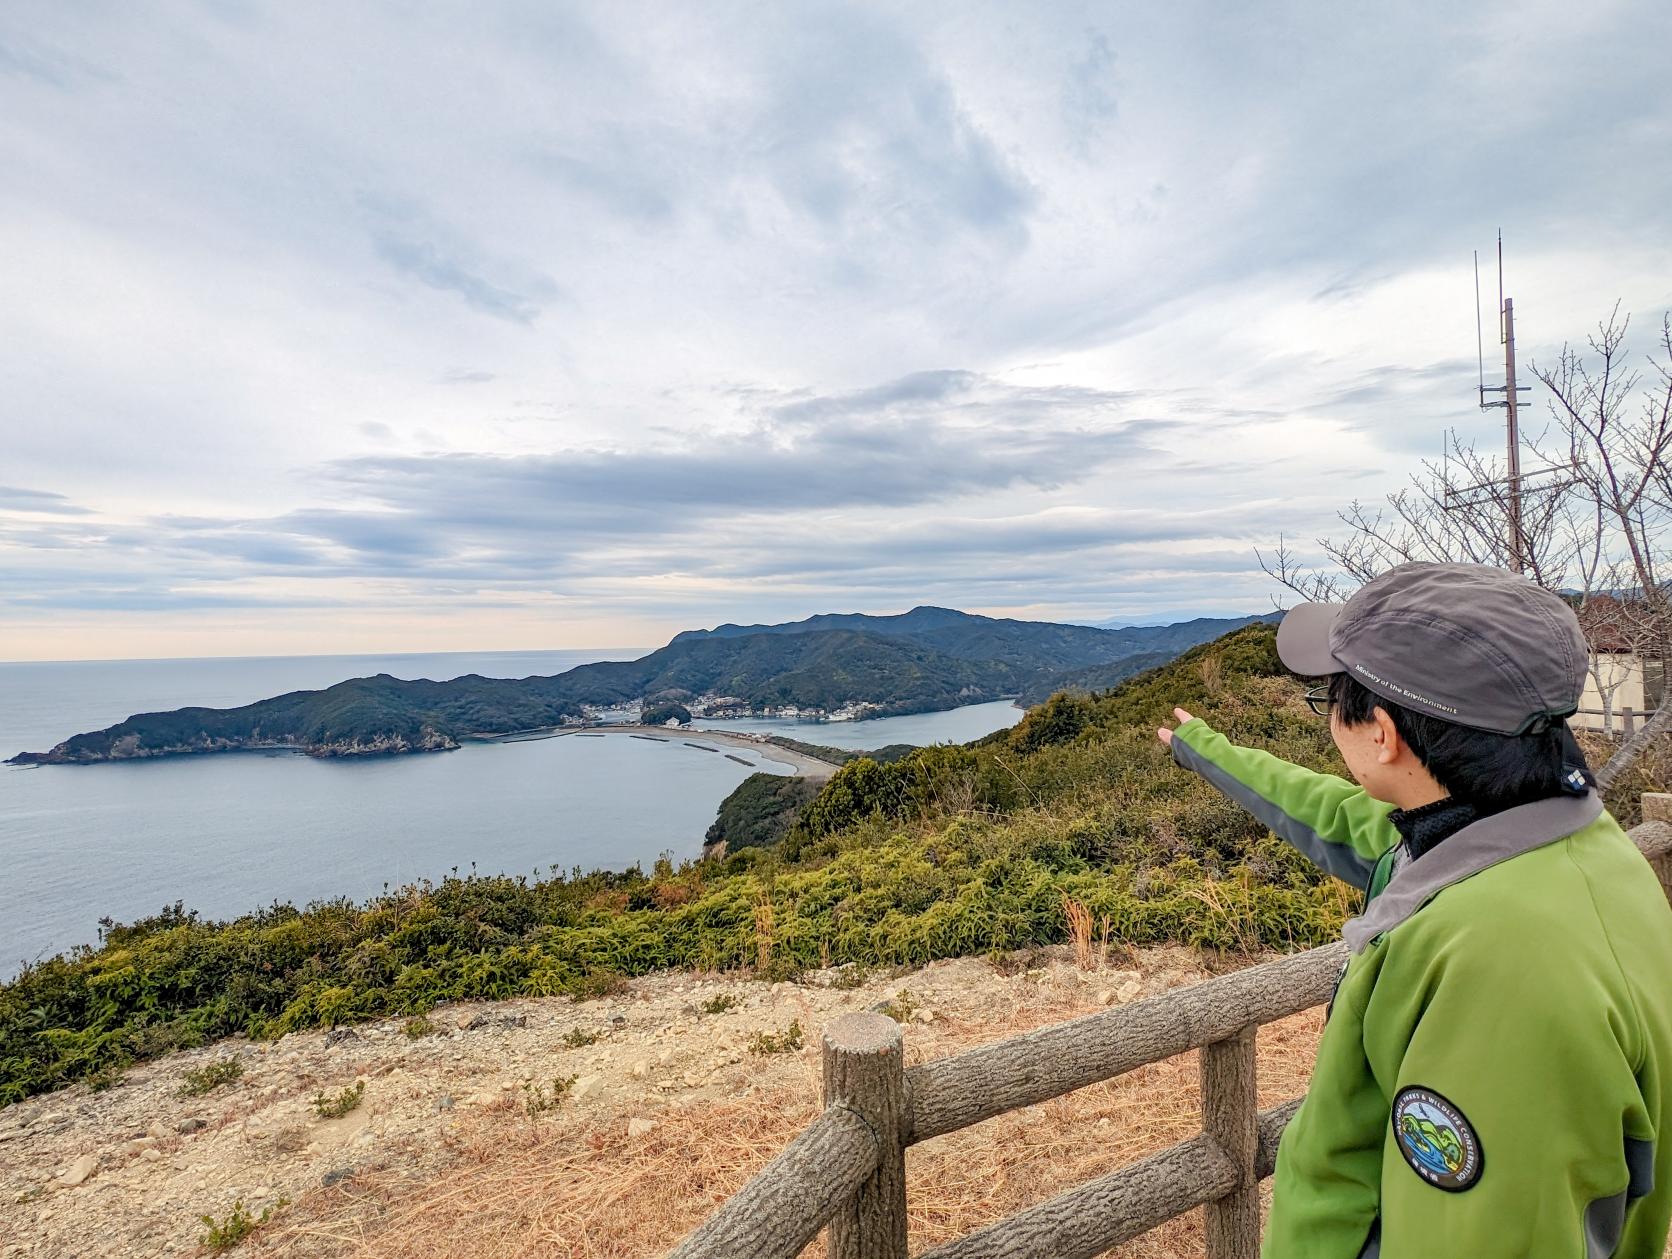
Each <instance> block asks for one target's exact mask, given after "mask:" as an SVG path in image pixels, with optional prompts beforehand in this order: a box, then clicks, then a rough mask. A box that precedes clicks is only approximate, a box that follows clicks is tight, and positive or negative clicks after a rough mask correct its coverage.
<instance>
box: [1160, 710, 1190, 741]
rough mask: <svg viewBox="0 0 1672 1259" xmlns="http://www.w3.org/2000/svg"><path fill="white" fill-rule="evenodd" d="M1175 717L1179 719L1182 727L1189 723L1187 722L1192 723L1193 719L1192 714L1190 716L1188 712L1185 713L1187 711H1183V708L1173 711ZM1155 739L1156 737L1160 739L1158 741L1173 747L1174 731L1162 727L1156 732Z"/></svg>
mask: <svg viewBox="0 0 1672 1259" xmlns="http://www.w3.org/2000/svg"><path fill="white" fill-rule="evenodd" d="M1173 716H1174V717H1175V718H1177V719H1178V723H1179V724H1180V725H1181V726H1182V725H1183V724H1184V723H1185V722H1187V721H1190V720H1192V718H1191V716H1190V714H1189V713H1187V712H1185V711H1184V709H1182V708H1175V709H1173ZM1155 737H1156V738H1158V739H1160V740H1161V742H1163V743H1165V744H1167V745H1169V746H1171V745H1172V742H1173V732H1172V731H1171V730H1169V729H1168V728H1167V727H1166V726H1162V727H1160V728H1159V729H1158V730H1157V731H1156V732H1155Z"/></svg>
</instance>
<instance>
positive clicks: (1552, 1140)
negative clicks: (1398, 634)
mask: <svg viewBox="0 0 1672 1259" xmlns="http://www.w3.org/2000/svg"><path fill="white" fill-rule="evenodd" d="M1172 748H1173V756H1174V759H1175V760H1177V761H1178V762H1179V764H1181V765H1183V766H1185V767H1186V768H1188V769H1192V770H1194V771H1196V772H1197V773H1199V774H1201V775H1202V776H1203V777H1205V778H1207V779H1208V781H1209V782H1211V783H1213V784H1214V785H1215V786H1216V787H1218V788H1219V789H1220V790H1222V791H1224V792H1225V793H1226V794H1227V795H1229V796H1230V797H1231V798H1232V799H1234V800H1236V801H1237V802H1238V803H1240V804H1242V805H1244V806H1245V807H1246V808H1248V809H1249V810H1251V811H1252V812H1253V813H1254V814H1255V816H1256V817H1258V818H1259V819H1260V820H1261V821H1262V822H1264V823H1265V824H1266V825H1267V826H1269V827H1270V828H1271V829H1272V831H1273V832H1274V833H1276V834H1277V835H1279V836H1281V837H1282V838H1284V839H1286V840H1288V841H1289V842H1290V843H1292V844H1294V845H1295V846H1296V847H1297V848H1299V849H1300V850H1301V851H1302V852H1303V853H1305V854H1306V855H1307V856H1308V857H1310V858H1311V859H1312V860H1313V861H1314V862H1316V863H1317V864H1318V865H1319V866H1321V867H1322V868H1323V869H1325V870H1327V871H1328V872H1329V873H1331V874H1334V875H1336V876H1338V877H1340V878H1342V879H1345V880H1346V881H1347V882H1349V883H1352V884H1353V885H1354V886H1356V887H1359V888H1362V889H1365V890H1366V892H1367V893H1368V894H1369V895H1368V896H1367V903H1366V906H1365V910H1364V912H1363V914H1362V915H1361V916H1360V917H1357V918H1354V919H1352V920H1351V921H1350V922H1348V924H1347V927H1346V929H1345V931H1344V932H1343V934H1344V935H1345V937H1346V939H1347V942H1348V944H1349V945H1350V947H1351V950H1352V952H1351V955H1350V957H1349V960H1348V962H1347V965H1346V968H1345V970H1344V971H1343V972H1342V976H1341V980H1340V983H1339V984H1338V986H1337V988H1336V995H1335V999H1334V1002H1333V1003H1332V1005H1331V1009H1330V1014H1329V1021H1328V1023H1327V1025H1326V1027H1325V1029H1324V1035H1323V1039H1322V1041H1321V1043H1320V1044H1319V1046H1318V1061H1317V1065H1316V1067H1315V1069H1314V1072H1313V1077H1312V1084H1311V1088H1310V1089H1309V1091H1308V1092H1307V1096H1306V1101H1305V1103H1304V1104H1303V1105H1302V1106H1301V1108H1300V1112H1299V1113H1298V1114H1297V1115H1296V1116H1295V1118H1294V1121H1293V1122H1292V1123H1291V1124H1290V1125H1289V1127H1288V1130H1287V1131H1286V1132H1285V1133H1284V1134H1283V1140H1282V1143H1281V1144H1280V1146H1279V1147H1278V1156H1277V1178H1276V1187H1275V1196H1274V1199H1273V1203H1272V1210H1271V1216H1270V1219H1269V1221H1268V1223H1267V1229H1266V1237H1265V1243H1264V1248H1263V1251H1262V1254H1263V1255H1265V1256H1267V1257H1268V1259H1357V1257H1359V1256H1377V1257H1378V1259H1418V1256H1430V1255H1445V1256H1450V1257H1452V1259H1481V1257H1484V1256H1506V1257H1507V1256H1516V1257H1518V1259H1546V1257H1548V1259H1603V1257H1605V1256H1617V1257H1619V1259H1660V1257H1661V1255H1662V1253H1663V1251H1664V1248H1665V1245H1666V1237H1667V1228H1668V1220H1669V1218H1672V910H1669V909H1668V906H1667V901H1666V897H1665V895H1664V894H1663V892H1662V890H1661V887H1660V883H1659V881H1658V880H1657V879H1656V878H1655V875H1654V872H1653V871H1652V870H1651V869H1650V868H1649V864H1648V862H1647V861H1645V860H1644V859H1643V856H1642V854H1641V853H1640V852H1639V851H1638V850H1637V847H1636V845H1634V844H1633V843H1632V841H1631V838H1630V837H1629V836H1628V835H1626V834H1625V832H1624V831H1622V830H1621V829H1620V827H1619V825H1618V824H1617V823H1616V822H1615V821H1614V819H1613V818H1612V817H1610V816H1609V815H1608V814H1607V813H1606V812H1604V811H1603V808H1602V804H1601V801H1600V800H1598V799H1597V797H1596V795H1595V794H1594V793H1592V794H1589V795H1586V796H1584V797H1571V796H1565V797H1559V798H1555V799H1550V800H1541V801H1538V802H1536V803H1534V804H1529V805H1523V806H1520V807H1518V808H1514V809H1509V810H1506V811H1505V812H1503V813H1498V814H1494V815H1493V816H1490V817H1486V818H1482V819H1480V820H1478V821H1476V822H1474V823H1471V824H1470V825H1468V826H1465V827H1464V828H1462V829H1461V830H1459V831H1457V832H1456V833H1455V834H1453V835H1451V836H1450V837H1448V838H1447V839H1446V840H1445V841H1444V842H1442V843H1440V844H1439V845H1437V846H1436V847H1434V848H1432V849H1430V850H1429V851H1428V852H1426V853H1424V854H1423V855H1422V856H1421V857H1419V858H1417V859H1415V860H1410V859H1408V853H1407V852H1406V850H1405V848H1404V845H1403V844H1402V843H1401V841H1400V837H1399V833H1398V832H1397V831H1396V830H1395V829H1394V827H1393V824H1392V823H1391V822H1389V821H1388V814H1389V812H1391V806H1389V805H1387V804H1384V803H1381V802H1379V801H1376V800H1373V799H1371V798H1370V797H1369V796H1368V795H1367V794H1366V793H1365V792H1364V790H1363V789H1362V788H1360V787H1356V786H1354V785H1353V784H1352V783H1349V782H1346V781H1344V780H1343V779H1340V778H1336V777H1334V776H1332V775H1329V774H1320V773H1316V772H1314V771H1312V770H1308V769H1302V768H1301V767H1299V766H1297V765H1291V764H1289V763H1288V762H1286V761H1282V760H1279V759H1278V758H1276V757H1274V756H1271V755H1270V754H1268V753H1265V752H1261V751H1257V750H1255V749H1252V748H1243V747H1237V746H1236V745H1234V744H1232V743H1230V742H1229V741H1228V740H1226V739H1225V737H1224V736H1223V735H1220V734H1218V733H1216V732H1215V731H1213V730H1211V729H1210V728H1209V727H1208V726H1207V725H1206V724H1204V723H1203V722H1201V721H1199V720H1192V721H1188V722H1186V723H1184V724H1183V725H1181V726H1180V727H1179V728H1178V730H1177V731H1176V733H1175V735H1174V737H1173V742H1172Z"/></svg>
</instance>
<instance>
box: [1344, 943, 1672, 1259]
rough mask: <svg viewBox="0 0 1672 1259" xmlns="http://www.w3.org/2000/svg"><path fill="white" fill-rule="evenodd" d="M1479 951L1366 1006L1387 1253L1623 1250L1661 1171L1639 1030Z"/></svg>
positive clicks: (1405, 979) (1534, 1256)
mask: <svg viewBox="0 0 1672 1259" xmlns="http://www.w3.org/2000/svg"><path fill="white" fill-rule="evenodd" d="M1466 934H1467V933H1465V935H1466ZM1529 943H1530V942H1529ZM1479 951H1480V948H1479V944H1478V942H1475V941H1470V940H1468V939H1467V938H1465V939H1463V940H1459V941H1457V942H1456V944H1455V947H1453V948H1449V949H1446V950H1444V952H1445V953H1446V954H1447V956H1444V957H1442V958H1441V959H1439V961H1438V963H1437V964H1435V965H1432V966H1430V967H1428V968H1427V969H1426V973H1425V974H1423V975H1421V976H1420V977H1418V976H1416V975H1411V974H1405V975H1398V976H1396V975H1393V974H1391V973H1390V971H1391V970H1392V969H1393V968H1391V967H1390V968H1387V969H1384V971H1383V975H1382V979H1381V982H1380V983H1379V984H1378V986H1377V992H1376V994H1375V995H1374V996H1373V997H1372V999H1371V1002H1370V1007H1369V1009H1368V1010H1367V1014H1366V1021H1365V1042H1366V1046H1367V1048H1368V1049H1369V1050H1370V1056H1371V1059H1372V1062H1373V1063H1377V1062H1378V1061H1379V1064H1380V1067H1379V1069H1378V1071H1377V1074H1378V1076H1379V1077H1381V1079H1382V1082H1383V1088H1382V1092H1383V1093H1384V1095H1385V1097H1386V1099H1387V1110H1386V1111H1385V1112H1384V1114H1385V1115H1386V1119H1385V1126H1384V1128H1383V1131H1384V1133H1385V1148H1384V1154H1383V1158H1382V1193H1381V1239H1382V1254H1383V1255H1384V1256H1387V1257H1388V1259H1397V1257H1399V1256H1406V1255H1419V1254H1428V1253H1436V1252H1437V1251H1438V1250H1439V1249H1440V1247H1441V1244H1442V1243H1443V1251H1444V1253H1446V1254H1448V1255H1517V1256H1523V1257H1524V1259H1580V1256H1597V1257H1599V1259H1600V1257H1602V1256H1609V1255H1617V1254H1618V1253H1620V1252H1619V1251H1618V1250H1617V1247H1618V1245H1619V1242H1620V1239H1621V1236H1622V1233H1623V1231H1624V1228H1625V1225H1626V1222H1627V1212H1628V1210H1629V1209H1630V1207H1631V1205H1632V1204H1633V1202H1634V1201H1635V1200H1636V1199H1637V1198H1639V1197H1641V1196H1643V1195H1644V1194H1645V1193H1646V1192H1648V1187H1649V1184H1650V1182H1651V1181H1652V1178H1653V1176H1652V1149H1653V1143H1652V1139H1651V1138H1652V1135H1653V1129H1652V1128H1651V1127H1650V1119H1649V1113H1650V1112H1649V1110H1648V1108H1647V1107H1646V1106H1645V1105H1644V1102H1643V1098H1642V1094H1641V1092H1640V1090H1639V1089H1638V1087H1637V1082H1636V1080H1635V1078H1634V1074H1633V1071H1632V1069H1631V1066H1630V1052H1631V1051H1630V1048H1629V1046H1628V1045H1627V1044H1626V1043H1624V1042H1626V1041H1629V1040H1630V1037H1631V1033H1630V1031H1629V1029H1628V1028H1627V1027H1626V1026H1625V1025H1624V1024H1623V1023H1622V1022H1621V1021H1619V1020H1617V1019H1610V1018H1609V1017H1607V1015H1605V1014H1603V1013H1602V1012H1601V1011H1600V1010H1597V1009H1584V1010H1581V1009H1579V1008H1576V1007H1577V1006H1579V1005H1581V1004H1583V1002H1582V1001H1576V1002H1572V1003H1558V1002H1556V1001H1553V1000H1552V999H1551V993H1550V991H1549V989H1548V988H1546V987H1545V985H1544V983H1543V982H1542V981H1540V980H1537V979H1535V978H1534V977H1533V976H1532V975H1529V974H1527V973H1526V968H1525V967H1518V965H1516V964H1512V961H1511V959H1506V958H1503V957H1482V956H1478V953H1479ZM1470 952H1475V953H1476V954H1477V956H1468V954H1469V953H1470ZM1536 952H1537V950H1536V949H1535V948H1531V947H1529V949H1528V950H1527V951H1526V952H1525V953H1523V954H1522V957H1520V958H1517V959H1514V962H1515V963H1519V962H1520V961H1522V960H1523V959H1524V957H1526V956H1534V955H1536ZM1401 969H1404V968H1401ZM1413 981H1414V982H1413ZM1386 997H1391V998H1392V1003H1391V1004H1392V1008H1391V1009H1386V1008H1384V1009H1381V1010H1378V1009H1377V1008H1376V1007H1378V1006H1379V1005H1383V1004H1384V1001H1385V998H1386ZM1559 1007H1561V1008H1559ZM1403 1036H1408V1038H1409V1039H1408V1041H1407V1042H1406V1043H1405V1044H1404V1045H1403V1046H1402V1047H1401V1046H1399V1044H1398V1040H1399V1038H1400V1037H1403ZM1378 1043H1379V1044H1378ZM1659 1250H1660V1243H1659V1242H1657V1243H1656V1244H1655V1253H1656V1254H1658V1253H1659ZM1632 1253H1634V1254H1635V1253H1639V1252H1637V1251H1633V1252H1632ZM1641 1253H1645V1254H1646V1253H1647V1252H1646V1251H1644V1252H1641Z"/></svg>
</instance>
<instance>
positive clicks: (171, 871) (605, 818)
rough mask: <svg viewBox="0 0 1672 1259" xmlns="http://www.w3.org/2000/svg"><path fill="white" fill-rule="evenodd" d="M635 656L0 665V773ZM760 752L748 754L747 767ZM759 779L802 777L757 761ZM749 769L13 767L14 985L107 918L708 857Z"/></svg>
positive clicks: (864, 740) (463, 757)
mask: <svg viewBox="0 0 1672 1259" xmlns="http://www.w3.org/2000/svg"><path fill="white" fill-rule="evenodd" d="M643 654H644V651H643V650H642V649H634V648H623V649H621V650H619V651H607V650H592V651H542V652H486V653H463V652H459V653H445V654H431V655H397V656H296V657H261V658H244V659H207V660H134V661H93V662H75V663H52V664H0V760H3V759H4V758H5V757H8V756H11V755H12V754H13V753H16V752H21V751H32V752H33V751H42V750H44V749H46V748H49V747H51V746H52V745H53V744H55V743H57V742H59V741H60V740H62V739H64V738H65V737H66V736H68V735H70V734H74V733H77V732H80V731H83V730H95V729H98V728H100V727H103V726H107V725H110V724H112V723H113V722H116V721H120V720H122V719H123V718H124V717H127V716H130V715H132V714H134V713H138V712H153V711H158V710H162V709H169V708H180V707H184V706H186V705H191V704H201V705H207V706H210V707H217V708H218V707H226V706H229V705H236V704H245V703H250V702H251V701H254V700H257V699H262V698H265V697H267V696H271V695H279V694H282V693H284V692H286V691H293V690H299V689H312V688H316V687H323V686H329V685H331V684H332V683H333V682H340V681H342V680H344V679H345V678H351V677H364V676H367V675H369V674H374V673H391V674H394V675H395V676H396V677H401V678H433V679H437V680H441V679H445V678H453V677H458V676H460V675H462V674H466V673H480V674H483V675H484V676H488V677H526V676H528V675H530V674H550V673H560V672H562V671H563V670H565V669H571V668H574V667H575V666H576V665H578V664H585V663H588V662H590V661H593V660H630V659H633V658H635V657H637V656H640V655H643ZM1020 716H1021V711H1020V710H1019V709H1017V708H1015V707H1013V706H1012V705H1010V704H1008V703H1002V702H1001V703H994V704H975V705H971V706H969V707H966V708H960V709H953V710H952V711H950V712H944V713H925V714H920V715H917V716H911V717H885V718H881V719H878V720H875V721H862V722H793V721H758V720H754V721H731V722H716V723H713V724H714V725H715V727H716V728H719V729H730V730H750V731H756V732H764V731H781V732H783V733H786V734H792V735H794V736H795V737H797V738H802V739H806V740H808V741H809V742H814V743H826V744H832V745H838V746H843V747H882V746H884V745H885V744H889V743H916V744H929V743H939V742H947V741H953V742H962V741H964V740H968V739H973V738H976V737H978V736H980V735H983V734H986V733H988V732H989V731H992V730H997V729H999V728H1000V727H1002V726H1007V725H1010V724H1012V723H1013V722H1015V721H1016V720H1017V719H1018V718H1019V717H1020ZM750 759H754V758H752V757H751V758H750ZM756 769H759V770H765V771H769V772H777V773H783V772H788V766H785V765H782V764H779V763H777V762H770V761H765V760H762V761H760V763H759V764H758V766H757V767H756ZM753 772H756V770H755V769H751V768H749V767H746V766H743V765H739V764H737V763H736V762H735V761H730V760H727V759H726V758H724V757H719V756H712V755H705V754H703V753H701V752H698V751H695V750H693V749H690V748H684V747H682V746H681V745H680V744H679V743H677V742H673V743H652V742H646V741H643V740H638V739H627V738H619V737H618V738H608V739H577V738H565V739H546V740H540V741H536V742H528V743H509V744H466V745H465V746H464V747H463V748H461V749H459V750H458V751H456V752H448V753H443V754H436V755H428V756H405V757H392V758H387V759H373V760H367V761H320V760H314V759H312V758H310V757H305V756H295V755H290V754H283V753H272V754H268V753H253V752H252V753H235V754H228V755H220V756H205V757H184V758H181V759H178V760H163V761H149V762H139V763H128V764H122V763H117V764H109V765H91V766H58V765H48V766H41V767H38V768H29V769H24V768H17V767H11V766H0V978H7V977H10V976H11V975H13V974H15V973H16V970H17V966H18V964H19V963H20V962H21V961H23V960H26V959H35V958H41V957H47V956H50V955H52V954H53V953H57V952H60V951H62V950H63V949H66V948H68V947H70V946H72V945H75V944H80V943H92V942H94V941H95V939H96V936H97V922H98V920H99V919H100V918H101V917H104V916H110V917H113V918H115V919H116V920H117V921H131V920H132V919H134V918H136V917H139V916H142V915H145V914H149V913H155V912H156V911H157V910H158V909H159V908H161V907H162V906H164V905H166V904H171V903H172V902H174V901H175V900H183V901H184V902H185V903H186V905H187V907H188V908H193V909H197V910H199V911H200V912H201V913H203V914H204V915H205V916H206V917H211V918H221V917H228V916H232V915H236V914H239V913H243V912H245V911H248V910H250V909H253V908H256V907H258V906H262V905H266V904H270V903H271V902H273V901H275V900H278V901H289V902H292V903H295V904H305V903H306V902H308V901H311V900H317V899H323V898H329V897H335V896H348V897H352V898H355V899H364V898H365V897H367V896H372V895H375V894H376V893H377V892H379V891H380V890H381V889H382V888H383V886H384V885H385V884H389V885H396V884H400V883H404V882H409V881H411V880H414V879H422V878H429V879H438V878H440V877H442V876H444V875H446V874H447V873H449V872H450V871H452V870H454V869H458V870H460V871H461V872H462V871H465V870H468V869H470V868H471V866H472V865H473V864H474V866H475V868H476V869H477V870H478V871H480V872H482V873H512V874H537V873H545V872H548V871H550V870H553V869H556V870H568V869H571V868H573V867H575V866H580V867H582V868H589V869H590V868H595V867H602V868H610V869H621V868H624V867H626V866H629V865H632V864H634V863H635V862H639V863H643V864H645V865H648V864H649V863H650V862H652V861H654V860H655V859H656V857H657V856H658V855H659V854H661V853H663V852H670V853H672V854H673V856H674V857H675V858H676V859H681V858H685V857H692V856H695V855H696V854H697V853H698V852H699V851H700V849H701V846H702V837H703V832H704V831H706V830H707V829H708V826H709V823H711V822H712V821H713V820H714V810H715V807H716V806H717V805H718V804H719V802H720V801H721V800H722V799H723V798H724V797H725V796H726V794H727V793H728V792H730V791H731V790H732V788H734V787H735V786H737V784H738V783H739V782H741V781H742V780H743V779H744V778H745V777H747V776H748V775H749V774H750V773H753Z"/></svg>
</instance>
